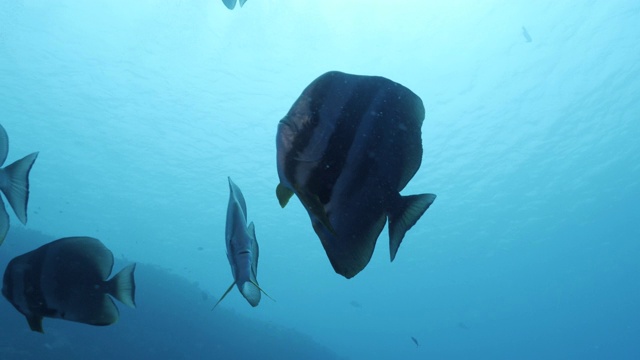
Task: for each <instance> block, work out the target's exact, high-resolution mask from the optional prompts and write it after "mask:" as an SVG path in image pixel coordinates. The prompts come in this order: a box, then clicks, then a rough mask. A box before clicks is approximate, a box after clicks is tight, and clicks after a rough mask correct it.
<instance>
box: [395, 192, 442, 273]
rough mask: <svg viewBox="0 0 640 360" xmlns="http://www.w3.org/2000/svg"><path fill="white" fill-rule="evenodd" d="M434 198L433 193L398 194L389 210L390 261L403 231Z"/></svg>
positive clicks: (412, 223) (402, 236) (414, 221)
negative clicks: (395, 201)
mask: <svg viewBox="0 0 640 360" xmlns="http://www.w3.org/2000/svg"><path fill="white" fill-rule="evenodd" d="M435 199H436V195H434V194H420V195H410V196H400V197H399V200H398V201H397V203H396V204H394V206H393V208H392V209H391V210H390V211H389V252H390V255H391V261H393V259H395V257H396V253H397V252H398V248H399V247H400V243H401V242H402V239H403V238H404V235H405V233H406V232H407V231H408V230H409V229H411V227H412V226H413V225H415V224H416V222H417V221H418V219H420V217H421V216H422V214H424V212H425V211H427V209H428V208H429V206H431V204H432V203H433V201H434V200H435Z"/></svg>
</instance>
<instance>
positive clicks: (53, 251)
mask: <svg viewBox="0 0 640 360" xmlns="http://www.w3.org/2000/svg"><path fill="white" fill-rule="evenodd" d="M135 268H136V264H132V265H129V266H127V267H125V268H124V269H122V270H121V271H120V272H119V273H117V274H116V275H115V276H113V277H112V278H111V279H110V280H107V278H108V277H109V275H110V274H111V271H112V269H113V254H112V253H111V251H110V250H109V249H107V248H106V247H105V246H104V245H103V244H102V243H101V242H100V240H98V239H94V238H90V237H68V238H62V239H59V240H55V241H52V242H50V243H48V244H45V245H43V246H41V247H39V248H37V249H35V250H33V251H30V252H28V253H26V254H23V255H20V256H17V257H15V258H14V259H13V260H11V261H10V262H9V265H7V269H6V270H5V272H4V279H3V283H2V295H4V297H5V298H7V300H9V302H10V303H11V304H12V305H13V306H14V307H15V308H16V310H18V311H19V312H20V313H22V314H23V315H24V316H25V317H26V318H27V322H28V323H29V327H30V328H31V330H33V331H37V332H41V333H44V330H43V328H42V319H43V318H44V317H48V318H59V319H64V320H69V321H75V322H80V323H84V324H89V325H110V324H113V323H115V322H116V321H117V320H118V317H119V312H118V308H117V307H116V305H115V303H114V302H113V300H112V299H111V298H110V297H109V295H111V296H113V297H114V298H116V299H118V300H119V301H120V302H122V303H123V304H125V305H127V306H130V307H132V308H133V307H135V300H134V298H135V281H134V279H133V272H134V270H135Z"/></svg>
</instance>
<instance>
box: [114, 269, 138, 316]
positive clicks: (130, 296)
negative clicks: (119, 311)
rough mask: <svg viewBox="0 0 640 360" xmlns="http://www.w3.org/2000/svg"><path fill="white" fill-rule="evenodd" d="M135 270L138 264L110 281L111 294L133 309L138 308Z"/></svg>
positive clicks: (124, 270)
mask: <svg viewBox="0 0 640 360" xmlns="http://www.w3.org/2000/svg"><path fill="white" fill-rule="evenodd" d="M135 269H136V264H135V263H134V264H131V265H129V266H127V267H125V268H124V269H122V270H120V272H119V273H117V274H116V275H115V276H114V277H112V278H111V280H109V283H110V285H111V286H110V289H111V291H109V294H110V295H111V296H113V297H114V298H116V299H118V300H119V301H120V302H121V303H123V304H125V305H127V306H129V307H131V308H135V307H136V301H135V297H136V282H135V280H134V279H133V272H134V270H135Z"/></svg>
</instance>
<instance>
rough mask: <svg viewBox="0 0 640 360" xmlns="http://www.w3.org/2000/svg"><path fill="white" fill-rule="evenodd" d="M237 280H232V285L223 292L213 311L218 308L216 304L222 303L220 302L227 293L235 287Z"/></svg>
mask: <svg viewBox="0 0 640 360" xmlns="http://www.w3.org/2000/svg"><path fill="white" fill-rule="evenodd" d="M235 284H236V282H235V281H234V282H232V283H231V285H229V288H228V289H227V291H225V292H224V294H222V296H221V297H220V300H218V302H217V303H216V304H215V305H213V307H212V308H211V311H213V309H215V308H216V306H218V304H220V302H221V301H222V299H224V297H225V296H227V294H228V293H229V292H230V291H231V289H233V285H235Z"/></svg>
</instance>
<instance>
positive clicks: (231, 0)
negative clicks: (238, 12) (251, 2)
mask: <svg viewBox="0 0 640 360" xmlns="http://www.w3.org/2000/svg"><path fill="white" fill-rule="evenodd" d="M222 2H223V3H224V5H225V6H226V7H227V9H229V10H233V8H234V7H236V3H237V2H239V3H240V7H242V5H244V3H246V2H247V0H222Z"/></svg>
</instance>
